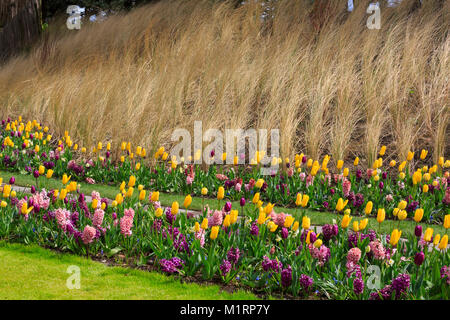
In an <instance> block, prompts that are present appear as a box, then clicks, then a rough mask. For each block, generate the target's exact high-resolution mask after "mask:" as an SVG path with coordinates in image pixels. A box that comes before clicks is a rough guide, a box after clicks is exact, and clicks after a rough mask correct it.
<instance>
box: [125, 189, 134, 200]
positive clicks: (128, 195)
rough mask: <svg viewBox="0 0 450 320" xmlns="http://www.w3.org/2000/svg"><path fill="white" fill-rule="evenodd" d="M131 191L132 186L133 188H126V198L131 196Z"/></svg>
mask: <svg viewBox="0 0 450 320" xmlns="http://www.w3.org/2000/svg"><path fill="white" fill-rule="evenodd" d="M133 192H134V188H133V187H130V188H128V190H127V192H126V194H125V196H126V197H127V198H131V197H132V196H133Z"/></svg>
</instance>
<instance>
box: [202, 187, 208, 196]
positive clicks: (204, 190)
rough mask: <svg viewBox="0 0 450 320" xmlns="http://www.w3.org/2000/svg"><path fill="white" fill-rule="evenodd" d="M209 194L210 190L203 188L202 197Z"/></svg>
mask: <svg viewBox="0 0 450 320" xmlns="http://www.w3.org/2000/svg"><path fill="white" fill-rule="evenodd" d="M207 194H208V189H207V188H205V187H203V188H202V196H206V195H207Z"/></svg>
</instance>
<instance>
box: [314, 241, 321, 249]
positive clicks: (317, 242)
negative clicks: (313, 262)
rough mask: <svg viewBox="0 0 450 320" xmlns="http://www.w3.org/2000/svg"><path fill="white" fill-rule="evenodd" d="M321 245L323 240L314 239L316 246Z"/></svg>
mask: <svg viewBox="0 0 450 320" xmlns="http://www.w3.org/2000/svg"><path fill="white" fill-rule="evenodd" d="M321 246H322V240H320V239H317V240H316V241H314V247H316V248H320V247H321Z"/></svg>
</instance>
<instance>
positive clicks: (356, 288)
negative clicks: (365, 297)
mask: <svg viewBox="0 0 450 320" xmlns="http://www.w3.org/2000/svg"><path fill="white" fill-rule="evenodd" d="M363 291H364V281H363V280H362V279H361V278H355V279H354V280H353V292H354V293H355V294H356V295H359V294H361V293H363Z"/></svg>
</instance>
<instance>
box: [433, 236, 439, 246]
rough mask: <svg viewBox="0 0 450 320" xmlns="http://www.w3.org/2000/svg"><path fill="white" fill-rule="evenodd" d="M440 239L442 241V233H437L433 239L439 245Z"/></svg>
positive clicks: (434, 243)
mask: <svg viewBox="0 0 450 320" xmlns="http://www.w3.org/2000/svg"><path fill="white" fill-rule="evenodd" d="M440 241H441V235H440V234H437V235H436V236H435V237H434V239H433V245H435V246H437V245H438V244H439V242H440Z"/></svg>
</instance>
